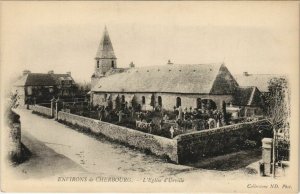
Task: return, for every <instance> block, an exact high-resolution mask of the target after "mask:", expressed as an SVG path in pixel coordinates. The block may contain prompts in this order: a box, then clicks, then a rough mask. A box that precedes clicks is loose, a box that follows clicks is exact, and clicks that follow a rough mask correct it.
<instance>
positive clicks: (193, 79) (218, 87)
mask: <svg viewBox="0 0 300 194" xmlns="http://www.w3.org/2000/svg"><path fill="white" fill-rule="evenodd" d="M237 86H238V84H237V83H236V81H235V80H234V78H233V76H232V75H231V74H230V72H229V71H228V69H227V68H226V67H225V65H222V64H193V65H177V64H176V65H162V66H151V67H141V68H131V69H128V70H127V71H125V72H122V73H117V74H113V75H110V76H107V77H103V78H100V79H99V81H98V83H96V84H95V85H94V87H93V88H92V91H94V92H162V93H201V94H210V93H214V94H219V93H220V94H225V93H232V92H233V90H234V89H235V87H237Z"/></svg>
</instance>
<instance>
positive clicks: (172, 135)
mask: <svg viewBox="0 0 300 194" xmlns="http://www.w3.org/2000/svg"><path fill="white" fill-rule="evenodd" d="M174 131H175V130H174V128H173V126H171V128H170V133H171V139H173V137H174Z"/></svg>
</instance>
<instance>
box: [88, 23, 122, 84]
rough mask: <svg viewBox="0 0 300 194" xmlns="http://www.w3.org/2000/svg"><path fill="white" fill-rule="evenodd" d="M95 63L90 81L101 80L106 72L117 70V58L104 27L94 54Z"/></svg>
mask: <svg viewBox="0 0 300 194" xmlns="http://www.w3.org/2000/svg"><path fill="white" fill-rule="evenodd" d="M95 62H96V63H95V71H94V74H93V75H92V80H93V79H98V78H101V77H103V76H105V74H106V73H107V72H108V71H110V70H112V69H116V68H117V57H116V55H115V53H114V49H113V46H112V43H111V40H110V38H109V35H108V31H107V28H106V26H105V28H104V32H103V35H102V39H101V41H100V44H99V47H98V50H97V53H96V57H95Z"/></svg>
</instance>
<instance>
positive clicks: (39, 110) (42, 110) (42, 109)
mask: <svg viewBox="0 0 300 194" xmlns="http://www.w3.org/2000/svg"><path fill="white" fill-rule="evenodd" d="M29 109H31V110H32V111H34V112H37V113H39V114H42V115H44V116H47V117H51V116H52V115H51V108H47V107H44V106H39V105H29Z"/></svg>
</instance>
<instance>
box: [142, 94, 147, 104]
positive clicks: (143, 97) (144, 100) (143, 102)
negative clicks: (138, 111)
mask: <svg viewBox="0 0 300 194" xmlns="http://www.w3.org/2000/svg"><path fill="white" fill-rule="evenodd" d="M142 104H146V98H145V96H142Z"/></svg>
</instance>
